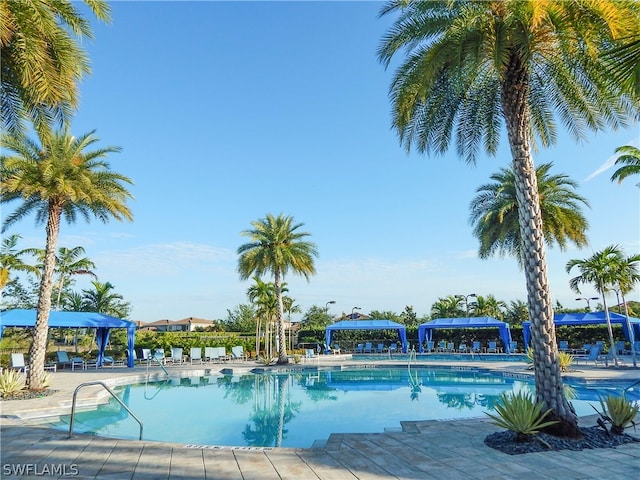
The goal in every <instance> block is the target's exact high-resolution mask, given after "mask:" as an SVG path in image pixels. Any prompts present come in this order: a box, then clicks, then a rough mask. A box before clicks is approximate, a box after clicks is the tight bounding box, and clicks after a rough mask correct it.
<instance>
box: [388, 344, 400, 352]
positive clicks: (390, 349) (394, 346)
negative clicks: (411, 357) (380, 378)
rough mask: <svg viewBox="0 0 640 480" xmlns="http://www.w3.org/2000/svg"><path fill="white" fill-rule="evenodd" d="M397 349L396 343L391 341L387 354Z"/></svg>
mask: <svg viewBox="0 0 640 480" xmlns="http://www.w3.org/2000/svg"><path fill="white" fill-rule="evenodd" d="M397 351H398V345H397V344H396V343H392V344H391V345H389V355H391V354H392V353H396V352H397Z"/></svg>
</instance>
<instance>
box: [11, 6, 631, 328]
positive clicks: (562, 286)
mask: <svg viewBox="0 0 640 480" xmlns="http://www.w3.org/2000/svg"><path fill="white" fill-rule="evenodd" d="M380 6H381V4H380V3H374V2H349V3H343V2H233V3H230V2H114V3H113V4H112V7H113V12H112V16H113V21H112V23H111V24H110V25H103V24H97V23H96V22H93V23H94V33H95V35H94V37H95V38H94V40H93V41H88V40H84V41H83V44H84V46H85V48H86V49H87V51H88V53H89V55H90V58H91V64H92V70H93V72H92V75H91V76H89V77H86V78H85V79H84V81H83V82H82V84H81V105H80V109H79V111H78V113H77V115H76V117H75V119H74V121H73V124H72V131H73V132H74V133H75V134H76V135H80V134H83V133H86V132H88V131H90V130H93V129H96V130H97V133H96V135H97V137H98V138H100V140H101V142H100V145H101V146H106V145H118V146H121V147H122V149H123V150H122V153H119V154H114V155H111V157H110V159H109V160H110V163H111V167H112V169H113V170H115V171H118V172H121V173H123V174H125V175H127V176H129V177H130V178H132V179H133V180H134V182H135V185H134V186H133V188H132V193H133V194H134V196H135V201H133V202H132V203H131V208H132V210H133V213H134V216H135V221H134V222H133V223H130V224H129V223H126V224H121V223H117V222H112V223H109V224H106V225H103V224H101V223H100V222H99V221H97V220H94V221H92V222H91V223H89V224H87V223H83V222H79V223H76V224H74V225H71V226H69V225H67V224H63V226H62V230H61V236H60V242H59V246H66V247H74V246H77V245H82V246H84V247H85V249H86V255H87V256H88V257H89V258H91V259H92V260H93V261H94V262H95V263H96V264H97V269H96V273H97V274H98V276H99V279H100V281H103V282H105V281H109V282H111V283H112V284H114V285H115V289H116V291H117V292H118V293H121V294H122V295H123V296H124V298H125V300H127V301H129V302H131V304H132V306H133V311H132V315H131V318H132V319H133V320H141V321H154V320H159V319H165V318H168V319H173V320H178V319H181V318H184V317H188V316H194V317H202V318H208V319H217V318H224V317H226V312H227V309H233V308H234V307H236V306H237V305H238V304H240V303H246V302H247V298H246V290H247V288H248V287H249V285H250V282H242V281H240V279H239V276H238V274H237V271H236V266H237V255H236V253H235V252H236V250H237V248H238V247H239V246H240V245H241V244H243V243H245V242H246V238H245V237H242V236H241V235H240V232H241V231H242V230H246V229H248V228H250V222H251V221H253V220H257V219H259V218H262V217H264V216H265V214H266V213H273V214H279V213H284V214H286V215H292V216H293V217H294V218H295V220H296V221H298V222H302V223H304V224H305V225H304V227H303V228H302V230H304V231H307V232H309V233H310V234H311V237H310V240H312V241H314V242H315V243H316V244H317V247H318V251H319V257H318V259H317V262H316V268H317V274H316V275H315V276H313V277H312V278H311V280H310V282H307V281H306V280H304V278H298V277H293V276H290V277H288V278H286V279H285V280H286V281H287V282H288V286H289V294H290V295H291V296H292V297H293V298H295V299H296V302H297V303H298V304H299V305H300V306H301V308H302V309H303V311H305V310H306V309H307V308H308V307H310V306H311V305H320V306H324V305H325V303H326V302H327V301H329V300H335V301H336V304H335V305H332V306H331V309H330V311H331V313H334V314H340V313H341V312H347V313H350V312H351V310H352V308H353V307H354V306H359V307H362V310H363V311H364V312H369V311H371V310H392V311H396V312H398V313H399V312H401V311H402V310H403V309H404V307H405V305H412V306H413V307H414V309H415V311H416V312H417V313H418V315H420V316H422V315H425V314H428V313H429V310H430V307H431V305H432V303H433V302H434V301H436V300H437V299H438V298H439V297H442V296H446V295H450V294H469V293H477V294H479V295H488V294H493V295H495V296H496V297H497V298H498V299H501V300H505V301H510V300H516V299H521V300H525V299H526V290H525V283H524V275H523V273H522V272H521V271H520V270H519V268H518V266H517V264H516V261H515V260H514V259H512V258H499V257H498V258H493V259H489V260H479V259H478V258H477V255H476V252H477V248H478V243H477V240H475V239H474V237H473V235H472V229H471V226H470V225H469V223H468V216H469V203H470V201H471V200H472V198H473V197H474V194H475V190H476V188H477V187H478V186H479V185H481V184H483V183H486V182H487V181H488V180H489V176H490V175H491V174H492V173H494V172H496V171H497V170H498V169H499V168H501V167H506V166H508V165H509V163H510V159H509V154H508V146H507V144H506V137H503V138H502V140H501V150H500V153H499V155H497V156H496V157H486V156H481V157H480V159H479V161H478V163H477V165H476V166H470V165H468V164H466V163H465V162H464V161H463V160H461V159H459V158H457V156H456V154H455V151H453V150H452V151H450V152H449V153H448V154H447V155H445V156H441V157H427V156H425V155H420V154H417V153H410V154H407V153H406V152H405V150H404V148H403V147H401V146H400V144H399V142H398V139H397V136H396V134H395V132H394V131H392V130H391V128H390V125H391V121H390V118H391V117H390V104H389V101H388V96H387V92H388V86H389V83H390V81H391V78H392V75H393V70H394V68H393V65H392V66H391V67H390V68H389V69H388V70H385V69H384V68H383V66H382V65H381V64H380V63H379V62H378V61H377V58H376V50H377V47H378V45H379V42H380V38H381V37H382V35H383V33H384V32H385V30H386V28H387V27H388V26H389V24H390V23H389V22H390V19H386V18H385V19H379V18H377V15H378V11H379V8H380ZM639 142H640V130H639V127H638V125H637V124H636V125H632V126H630V127H629V128H627V129H625V130H621V131H618V132H615V133H608V134H598V135H595V134H593V135H591V136H590V138H589V141H588V142H585V143H583V144H576V143H575V142H574V141H573V140H572V139H571V138H569V136H568V135H564V134H561V135H560V138H559V141H558V142H557V144H556V145H555V146H554V147H552V148H550V149H547V150H543V151H540V152H537V153H536V154H535V161H536V164H540V163H543V162H554V164H555V167H554V168H553V170H552V173H566V174H568V175H569V176H570V177H571V178H572V179H574V180H576V181H578V182H579V183H580V189H579V193H580V194H581V195H583V196H585V197H586V198H587V199H588V200H589V202H590V204H591V209H588V210H586V212H585V213H586V216H587V218H588V220H589V223H590V228H589V231H588V236H589V239H590V243H591V245H590V247H589V248H587V249H583V250H577V249H575V248H571V249H570V250H569V251H566V252H560V251H559V250H549V251H548V256H547V260H548V263H549V281H550V284H551V289H552V294H553V297H554V299H557V300H559V301H560V302H561V303H563V304H564V305H565V306H568V307H581V306H584V302H577V301H576V300H575V298H576V297H577V296H579V295H576V294H574V293H572V292H571V291H570V289H569V287H568V281H569V279H570V277H571V276H570V275H568V274H567V273H566V272H565V265H566V263H567V261H568V260H569V259H571V258H585V257H587V256H589V255H591V253H592V252H593V251H594V250H598V249H601V248H603V247H604V246H606V245H609V244H612V243H615V244H619V245H621V246H622V247H623V248H624V249H625V251H626V252H627V253H628V254H631V253H635V252H638V251H639V250H640V196H639V193H640V189H638V188H637V187H636V186H635V183H637V181H635V180H634V179H631V180H630V181H626V182H624V183H623V184H622V185H618V184H614V183H612V182H610V181H609V178H610V176H611V174H612V173H613V168H610V167H609V168H608V167H607V166H608V165H609V164H610V163H611V162H612V159H613V158H614V157H613V154H614V150H615V148H616V147H618V146H620V145H625V144H634V145H639V144H640V143H639ZM9 233H20V234H21V235H22V236H23V242H22V244H21V245H20V246H21V247H23V248H25V247H27V246H37V247H39V248H42V247H43V246H44V227H38V228H35V226H34V224H33V221H32V220H31V219H27V220H25V221H23V222H22V223H21V224H18V225H16V226H15V227H13V228H12V231H11V232H9ZM86 286H87V285H86V281H85V280H82V279H80V280H78V283H77V287H78V288H86ZM583 294H584V295H583V296H593V295H594V294H595V291H593V290H592V289H590V288H588V287H587V288H585V290H584V292H583ZM614 298H615V296H614ZM631 299H633V300H639V298H638V293H637V291H636V292H634V293H633V295H632V296H631ZM296 317H298V318H299V317H300V315H297V316H294V319H295V318H296Z"/></svg>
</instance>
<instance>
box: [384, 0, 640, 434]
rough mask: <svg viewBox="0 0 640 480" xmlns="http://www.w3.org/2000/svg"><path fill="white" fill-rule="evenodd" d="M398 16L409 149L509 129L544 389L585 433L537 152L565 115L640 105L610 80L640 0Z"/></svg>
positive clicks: (393, 94)
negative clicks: (566, 350)
mask: <svg viewBox="0 0 640 480" xmlns="http://www.w3.org/2000/svg"><path fill="white" fill-rule="evenodd" d="M392 14H393V15H396V17H395V21H394V23H393V25H392V26H391V27H390V28H389V30H388V33H387V34H385V36H384V37H383V39H382V43H381V45H380V48H379V50H378V55H379V59H380V60H381V61H382V62H383V63H384V65H385V66H388V65H389V64H390V62H391V60H392V59H393V58H394V56H395V55H396V54H397V53H398V52H401V53H402V54H405V53H406V55H407V58H406V60H404V61H403V62H402V63H401V64H400V66H399V67H398V69H397V71H396V74H395V75H394V78H393V80H392V83H391V87H390V98H391V102H392V122H393V127H394V128H395V130H396V131H397V132H398V135H399V138H400V142H401V143H402V144H403V145H404V146H405V148H406V149H407V150H410V149H411V148H412V147H416V148H417V150H418V151H419V152H426V153H431V152H434V153H436V154H442V153H444V152H446V151H447V150H448V149H449V146H450V143H451V139H452V137H455V142H456V147H457V151H458V153H459V155H460V156H461V157H463V158H465V159H466V161H467V162H470V163H473V162H475V160H476V158H477V156H478V153H479V151H480V150H481V149H484V150H485V151H486V152H487V153H488V154H491V155H495V154H496V153H497V151H498V145H499V137H500V133H501V131H502V129H503V127H505V128H506V132H507V138H508V142H509V146H510V150H511V156H512V165H513V167H512V168H513V172H514V178H515V185H516V197H517V199H518V216H519V219H520V221H519V225H520V229H521V235H520V236H521V238H522V242H523V244H522V247H523V253H524V255H523V261H524V272H525V281H526V286H527V300H528V308H529V315H530V318H531V322H532V329H531V331H532V342H533V348H534V352H535V355H534V359H533V361H534V366H535V367H536V368H535V383H536V396H537V399H538V400H539V401H540V402H541V403H542V404H543V405H544V408H545V409H550V410H551V412H550V417H552V418H553V419H554V420H558V421H559V423H558V424H557V425H554V426H553V427H550V428H549V429H548V430H550V431H554V432H555V433H557V434H566V435H579V430H578V428H577V418H576V415H575V414H574V413H573V411H572V409H571V406H570V405H569V403H568V401H567V399H566V398H565V397H564V395H563V393H562V392H563V388H562V379H561V372H560V366H559V362H558V349H557V345H556V339H555V332H554V329H553V319H552V316H553V313H552V301H551V292H550V289H549V283H548V280H547V264H546V254H545V247H544V229H543V226H542V216H541V212H540V200H539V194H538V188H537V182H536V175H535V167H534V162H533V156H532V151H533V149H534V147H535V145H536V143H539V144H541V145H542V146H548V145H550V144H552V143H553V142H554V141H555V139H556V136H557V132H556V125H555V123H556V119H559V120H560V121H561V122H562V123H563V124H564V127H565V128H566V129H567V130H568V131H569V133H571V134H572V135H573V136H574V137H576V138H579V139H584V138H586V134H587V132H588V131H589V130H601V129H604V128H605V127H606V126H607V125H612V126H614V127H615V126H618V125H621V124H624V123H625V122H626V121H627V120H629V119H630V118H633V116H634V115H637V114H638V110H639V109H640V106H639V105H638V104H637V103H636V102H633V101H632V100H631V99H630V97H631V95H632V93H631V92H630V91H629V90H628V89H627V87H626V86H625V85H621V84H617V83H616V82H613V81H611V78H610V76H609V75H607V73H606V70H605V68H604V64H605V60H604V59H603V58H602V55H601V53H602V51H603V49H604V48H605V47H606V46H609V45H611V42H612V41H614V40H616V38H622V37H628V36H629V35H633V34H635V33H638V32H640V4H638V3H634V2H615V3H613V2H610V1H607V0H600V1H598V0H593V1H592V0H575V1H571V2H568V1H565V0H548V1H544V2H541V1H538V0H475V1H473V0H467V1H459V0H448V1H440V0H434V1H426V0H420V1H417V0H416V1H411V0H391V1H390V2H388V3H386V4H385V6H384V7H383V8H382V10H381V13H380V15H381V16H388V15H392Z"/></svg>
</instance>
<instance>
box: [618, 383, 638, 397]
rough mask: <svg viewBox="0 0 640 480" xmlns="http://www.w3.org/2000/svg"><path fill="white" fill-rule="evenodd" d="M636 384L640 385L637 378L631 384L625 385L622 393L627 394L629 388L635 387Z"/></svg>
mask: <svg viewBox="0 0 640 480" xmlns="http://www.w3.org/2000/svg"><path fill="white" fill-rule="evenodd" d="M636 385H640V380H636V381H635V382H633V383H632V384H631V385H629V386H628V387H625V388H624V389H623V390H622V395H623V396H626V395H627V390H631V389H632V388H633V387H635V386H636Z"/></svg>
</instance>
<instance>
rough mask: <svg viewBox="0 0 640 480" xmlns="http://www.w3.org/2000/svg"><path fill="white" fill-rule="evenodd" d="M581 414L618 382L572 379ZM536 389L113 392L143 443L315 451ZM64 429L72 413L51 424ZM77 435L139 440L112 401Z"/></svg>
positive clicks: (198, 387)
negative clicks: (339, 438)
mask: <svg viewBox="0 0 640 480" xmlns="http://www.w3.org/2000/svg"><path fill="white" fill-rule="evenodd" d="M571 388H572V390H573V392H574V394H575V399H574V400H572V403H573V404H574V407H575V408H576V412H577V413H578V415H590V414H593V413H594V411H593V409H592V408H591V406H590V404H593V405H594V406H597V407H599V404H598V395H599V394H606V393H609V392H614V391H617V392H620V389H619V388H620V385H614V384H600V385H586V384H571ZM522 389H528V390H532V389H533V384H532V383H531V382H530V381H529V380H528V379H526V378H514V377H511V376H502V375H500V376H499V375H494V374H491V373H489V372H487V371H482V370H478V369H470V370H469V369H467V370H464V369H461V367H458V368H455V367H454V368H448V369H442V368H437V369H436V368H423V367H421V368H415V369H414V368H412V369H411V370H408V369H407V368H406V367H405V368H373V366H372V368H357V369H350V370H341V369H339V368H337V369H327V370H322V369H319V370H303V369H300V370H298V371H289V372H286V373H285V372H283V373H272V372H269V373H264V374H254V373H246V374H240V375H222V374H220V375H212V376H204V377H190V378H175V379H171V380H166V381H162V382H154V383H146V384H138V385H126V386H122V387H118V388H117V389H116V392H117V393H118V396H119V397H120V398H121V400H122V401H123V402H124V403H125V404H126V405H127V406H128V407H129V408H130V409H131V410H132V411H133V412H134V413H135V414H136V416H138V417H139V418H140V419H141V420H142V422H143V423H144V439H145V440H157V441H169V442H178V443H185V444H197V445H218V446H244V447H274V446H275V447H302V448H306V447H311V446H312V445H313V444H314V442H315V441H324V440H326V439H328V438H329V436H330V434H332V433H366V432H383V431H384V430H385V429H389V428H395V429H398V430H399V429H400V427H401V425H400V422H401V421H411V420H429V419H431V420H442V419H453V418H469V417H484V416H485V414H484V412H486V411H491V410H493V407H494V405H495V403H496V402H497V401H498V396H499V395H500V394H501V393H502V392H509V391H519V390H522ZM51 424H52V425H53V426H54V427H55V428H60V429H68V424H69V417H68V416H63V417H60V419H59V420H58V421H55V422H52V423H51ZM74 432H83V433H93V434H97V435H101V436H109V437H118V438H132V439H137V438H138V424H137V423H136V422H135V421H134V420H133V419H132V418H129V415H128V414H127V413H126V411H125V410H124V409H122V408H121V407H120V405H118V404H117V403H116V402H115V401H112V402H111V403H109V404H106V405H103V406H100V407H99V408H98V409H97V410H94V411H88V412H77V413H76V417H75V421H74Z"/></svg>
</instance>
